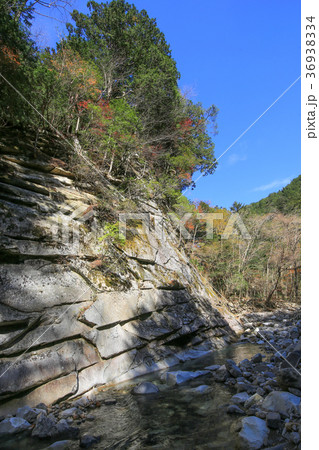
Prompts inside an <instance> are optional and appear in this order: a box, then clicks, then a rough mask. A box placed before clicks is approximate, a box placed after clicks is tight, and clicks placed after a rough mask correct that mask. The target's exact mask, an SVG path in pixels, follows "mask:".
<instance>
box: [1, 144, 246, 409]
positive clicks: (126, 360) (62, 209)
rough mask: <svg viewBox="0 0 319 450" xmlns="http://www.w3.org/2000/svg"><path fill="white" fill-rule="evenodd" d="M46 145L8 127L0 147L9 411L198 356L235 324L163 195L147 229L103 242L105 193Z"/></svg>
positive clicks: (141, 208) (148, 205) (148, 211)
mask: <svg viewBox="0 0 319 450" xmlns="http://www.w3.org/2000/svg"><path fill="white" fill-rule="evenodd" d="M41 145H42V151H38V152H37V154H36V155H35V154H34V153H33V150H32V146H28V144H27V137H24V136H21V135H18V136H15V135H12V136H11V137H8V138H6V139H4V140H3V142H2V144H1V147H0V208H1V224H0V229H1V237H0V356H1V366H0V401H1V404H0V410H1V411H2V412H11V411H13V410H15V409H16V408H17V407H19V406H22V405H25V404H27V405H30V406H35V405H36V404H38V403H39V402H45V403H47V404H50V403H54V402H57V401H59V400H62V399H65V398H68V397H72V396H78V395H80V394H82V393H84V392H86V391H88V390H90V389H91V388H92V387H94V386H98V385H102V384H113V383H119V382H121V381H123V380H127V379H130V378H134V377H136V376H139V375H141V374H143V373H146V372H149V371H155V370H159V369H162V368H165V367H168V366H171V365H174V364H176V363H179V362H181V361H184V360H186V359H190V358H195V357H198V356H201V355H203V354H204V352H206V351H210V350H212V349H214V348H218V347H221V346H223V345H225V344H226V343H228V342H229V341H230V340H231V339H232V338H233V337H234V336H235V335H236V333H237V332H238V331H240V326H239V324H238V323H237V321H236V320H235V319H234V317H233V316H231V315H230V314H229V313H228V312H227V310H226V308H225V306H224V305H223V303H222V301H221V299H220V298H218V297H217V296H216V294H215V293H214V291H213V289H212V288H211V287H210V286H209V285H208V284H207V283H206V282H205V280H204V279H202V277H201V276H200V275H199V274H198V273H197V271H196V270H195V269H194V268H193V267H192V266H191V264H190V262H189V260H188V258H187V257H186V255H185V253H184V252H183V251H182V249H181V248H180V245H179V242H178V237H177V236H176V234H175V233H174V230H173V227H172V224H171V222H170V220H169V219H168V218H167V217H165V216H163V214H162V212H161V210H160V209H159V207H158V206H157V205H156V203H154V202H153V201H144V200H140V201H139V204H138V212H139V213H143V214H144V215H145V217H149V227H144V228H143V229H141V227H140V225H138V226H136V225H135V228H133V229H132V228H130V231H129V232H128V233H127V240H126V243H125V245H117V244H116V243H114V242H111V241H110V240H105V241H101V240H100V239H99V238H100V237H101V236H102V235H103V234H104V231H103V227H102V225H101V222H100V220H99V217H98V214H97V210H98V205H99V201H98V199H97V198H96V197H95V196H94V195H92V193H91V192H89V190H88V189H86V188H85V186H84V185H82V186H81V187H79V184H78V183H77V182H76V181H75V180H74V176H73V174H72V173H71V172H69V171H68V170H66V168H65V166H64V165H63V163H62V162H61V161H60V160H59V159H57V158H54V157H52V152H51V153H50V152H47V150H46V149H47V147H48V146H49V145H50V143H49V142H46V141H45V140H44V139H43V140H42V144H41ZM107 190H108V191H109V192H106V194H105V198H104V200H103V201H104V203H105V204H106V205H107V203H108V202H109V203H110V205H111V204H112V207H113V208H114V207H115V208H116V205H117V202H118V200H117V194H116V190H115V189H114V188H112V186H111V185H109V187H108V188H107ZM159 224H160V225H161V226H160V230H161V233H160V235H159V233H158V229H159V227H158V225H159Z"/></svg>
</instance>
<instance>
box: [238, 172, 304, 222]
mask: <svg viewBox="0 0 319 450" xmlns="http://www.w3.org/2000/svg"><path fill="white" fill-rule="evenodd" d="M244 209H245V210H246V211H247V212H249V213H252V214H267V213H271V212H281V213H283V214H300V212H301V175H299V176H298V177H296V178H294V179H293V180H292V181H291V182H290V183H289V184H288V185H287V186H285V187H284V188H283V189H281V190H280V191H278V192H273V193H272V194H269V195H268V197H265V198H263V199H261V200H259V202H255V203H251V204H250V205H247V206H245V207H244Z"/></svg>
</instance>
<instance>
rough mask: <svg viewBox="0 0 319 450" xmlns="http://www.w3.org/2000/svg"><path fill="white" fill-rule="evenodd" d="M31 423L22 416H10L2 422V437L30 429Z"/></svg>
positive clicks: (0, 433)
mask: <svg viewBox="0 0 319 450" xmlns="http://www.w3.org/2000/svg"><path fill="white" fill-rule="evenodd" d="M30 428H31V424H30V423H29V422H27V421H26V420H25V419H22V418H21V417H10V418H8V419H4V420H2V422H0V437H2V436H7V435H12V434H16V433H21V431H25V430H29V429H30Z"/></svg>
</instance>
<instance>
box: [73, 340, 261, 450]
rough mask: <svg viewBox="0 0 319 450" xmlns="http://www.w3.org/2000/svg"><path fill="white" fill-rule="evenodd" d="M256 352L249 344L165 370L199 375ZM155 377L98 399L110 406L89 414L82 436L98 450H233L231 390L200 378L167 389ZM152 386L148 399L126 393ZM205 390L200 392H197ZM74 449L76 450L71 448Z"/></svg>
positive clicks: (232, 346) (155, 375)
mask: <svg viewBox="0 0 319 450" xmlns="http://www.w3.org/2000/svg"><path fill="white" fill-rule="evenodd" d="M259 351H260V347H259V346H257V345H254V344H247V343H246V344H233V345H230V346H229V347H227V348H226V349H223V350H219V351H216V352H214V353H213V354H211V355H209V356H206V357H204V358H200V359H197V360H193V361H191V362H186V363H183V364H181V365H180V366H175V367H174V368H172V369H170V370H172V371H176V370H199V369H203V368H204V367H206V366H208V365H212V364H223V363H224V361H225V360H226V359H228V358H231V359H233V360H234V361H235V362H237V363H238V362H240V361H241V360H243V359H245V358H251V357H252V356H253V355H255V354H256V353H258V352H259ZM161 374H162V373H161V372H158V373H155V374H151V375H148V376H145V377H141V378H139V379H138V380H134V382H130V383H129V382H128V383H125V384H122V385H121V386H118V387H117V388H114V389H108V390H105V392H103V391H102V392H100V393H99V395H98V397H100V398H102V399H105V398H108V397H111V398H113V399H115V400H117V403H116V404H115V405H109V406H104V405H102V406H101V407H100V408H98V409H95V410H93V411H92V414H94V415H95V416H96V419H95V420H94V421H93V422H90V423H89V422H86V423H85V424H84V425H83V428H82V426H81V430H82V432H87V433H89V434H93V435H95V436H97V435H100V436H101V437H102V439H101V442H100V443H99V444H97V445H96V446H95V447H94V448H99V449H131V450H133V449H134V450H139V449H149V448H152V449H190V450H193V449H235V448H236V438H237V435H236V434H235V433H234V432H233V431H232V430H231V425H232V423H234V422H235V421H237V420H238V416H237V417H236V416H231V415H229V414H227V413H226V407H227V404H228V403H229V400H230V398H231V396H232V395H234V394H235V393H236V391H235V389H234V388H230V387H229V386H225V385H224V384H223V383H216V382H214V381H213V378H212V377H211V376H210V375H208V376H201V377H199V378H196V379H193V380H191V381H189V382H186V383H184V384H183V385H179V386H167V385H165V384H164V382H163V381H162V380H161ZM146 380H147V381H152V382H153V383H154V384H156V385H157V386H158V387H159V388H160V392H159V393H158V394H154V395H133V394H132V393H131V391H132V387H133V386H134V385H135V384H137V383H139V382H140V381H146ZM202 385H207V386H208V388H207V390H205V391H204V392H202V393H201V392H198V391H196V388H197V387H198V386H202ZM74 448H77V447H76V446H75V447H74Z"/></svg>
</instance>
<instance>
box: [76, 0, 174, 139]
mask: <svg viewBox="0 0 319 450" xmlns="http://www.w3.org/2000/svg"><path fill="white" fill-rule="evenodd" d="M88 7H89V10H90V13H89V14H87V15H86V14H82V13H79V12H78V11H73V13H72V18H73V20H74V22H75V26H72V25H70V24H69V25H68V30H69V36H68V38H67V42H68V45H70V46H72V48H74V49H75V50H76V51H78V52H79V53H80V54H81V55H82V56H83V57H85V58H87V59H90V60H91V61H94V63H95V64H96V65H97V66H98V67H99V68H100V70H101V72H102V73H103V86H101V87H102V92H103V94H102V95H103V98H105V99H106V100H111V99H114V98H120V97H125V98H126V99H127V101H128V103H129V104H130V105H132V106H133V107H135V108H136V110H137V112H138V114H139V116H140V119H141V121H142V123H143V127H144V133H145V134H148V135H149V136H152V135H154V134H158V132H159V131H161V130H163V128H165V127H167V126H168V125H169V124H171V117H172V114H173V111H174V107H175V103H176V101H177V100H178V88H177V80H178V78H179V73H178V72H177V69H176V63H175V61H174V60H173V58H172V57H171V51H170V48H169V46H168V44H167V43H166V40H165V37H164V35H163V33H161V32H160V30H159V29H158V28H157V25H156V21H155V19H150V18H149V16H148V15H147V13H146V11H145V10H142V11H138V10H137V9H136V7H135V6H134V5H130V4H129V3H127V2H125V1H124V0H113V1H112V2H110V3H96V2H94V1H91V2H89V3H88Z"/></svg>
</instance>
